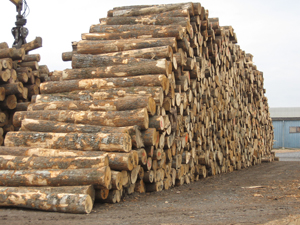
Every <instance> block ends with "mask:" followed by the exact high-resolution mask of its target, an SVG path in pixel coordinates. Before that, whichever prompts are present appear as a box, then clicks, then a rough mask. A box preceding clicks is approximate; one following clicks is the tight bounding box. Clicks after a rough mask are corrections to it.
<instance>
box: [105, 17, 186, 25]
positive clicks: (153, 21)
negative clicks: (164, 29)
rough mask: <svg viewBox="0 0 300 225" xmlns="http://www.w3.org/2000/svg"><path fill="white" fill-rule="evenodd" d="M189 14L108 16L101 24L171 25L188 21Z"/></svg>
mask: <svg viewBox="0 0 300 225" xmlns="http://www.w3.org/2000/svg"><path fill="white" fill-rule="evenodd" d="M188 21H189V18H188V15H186V16H185V17H170V16H168V17H167V16H161V15H160V14H158V15H148V16H136V17H107V18H101V19H100V24H101V25H127V24H128V25H129V24H130V25H132V24H143V25H170V24H177V23H182V22H188Z"/></svg>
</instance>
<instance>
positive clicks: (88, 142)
mask: <svg viewBox="0 0 300 225" xmlns="http://www.w3.org/2000/svg"><path fill="white" fill-rule="evenodd" d="M4 144H5V146H7V147H14V146H15V147H18V146H20V147H40V148H53V149H70V150H73V149H74V150H84V151H120V152H128V151H130V150H131V148H132V144H131V138H130V136H129V135H128V134H125V133H114V134H113V133H112V134H109V133H107V134H105V133H96V134H90V133H46V132H30V131H19V132H9V133H7V134H6V138H5V143H4Z"/></svg>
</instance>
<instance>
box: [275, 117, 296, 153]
mask: <svg viewBox="0 0 300 225" xmlns="http://www.w3.org/2000/svg"><path fill="white" fill-rule="evenodd" d="M273 126H274V145H273V148H283V147H284V148H300V133H290V127H300V121H289V120H287V121H273Z"/></svg>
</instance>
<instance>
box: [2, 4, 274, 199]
mask: <svg viewBox="0 0 300 225" xmlns="http://www.w3.org/2000/svg"><path fill="white" fill-rule="evenodd" d="M236 43H237V38H236V34H235V33H234V30H233V28H232V27H231V26H223V27H221V26H220V25H219V19H218V18H209V16H208V10H206V9H205V8H204V7H203V6H201V4H200V3H182V4H169V5H152V6H125V7H118V8H114V9H113V10H110V11H109V12H108V16H107V18H103V19H100V24H97V25H92V26H91V27H90V33H88V34H83V35H82V40H81V41H79V42H73V44H72V47H73V51H72V52H66V53H63V55H62V57H63V60H65V61H72V67H73V68H72V69H66V70H64V71H54V72H53V73H52V76H50V80H51V81H48V82H45V83H43V84H41V86H40V91H41V94H39V95H36V96H33V98H32V104H30V106H29V107H28V111H26V112H25V111H23V112H16V113H15V115H14V118H13V124H14V126H16V127H20V128H21V129H20V131H18V132H9V133H8V134H7V136H6V139H5V146H7V147H8V148H7V147H5V148H1V149H0V155H12V156H15V157H37V158H39V157H41V158H42V159H43V158H45V157H46V158H47V157H50V158H51V157H65V159H67V157H99V156H107V157H108V158H109V167H110V168H111V169H112V170H113V171H112V172H111V182H110V185H109V187H106V188H104V187H103V185H102V186H101V185H99V184H94V185H95V188H96V197H95V198H96V200H98V201H100V202H109V203H116V202H119V201H120V200H121V198H122V196H124V195H125V194H131V193H133V192H139V193H143V192H146V191H147V192H153V191H161V190H163V189H165V190H167V189H169V188H171V187H174V186H179V185H183V184H189V183H190V182H194V181H197V180H199V179H200V178H205V177H207V176H213V175H216V174H220V173H226V172H232V171H233V170H239V169H242V168H246V167H249V166H252V165H256V164H258V163H261V162H262V158H265V157H270V156H271V148H272V141H273V127H272V123H271V118H270V115H269V109H268V102H267V98H266V97H265V95H264V94H265V89H264V88H263V81H264V80H263V73H262V72H260V71H258V70H257V68H256V66H255V65H254V64H253V62H252V59H253V56H252V55H251V54H246V53H245V52H244V51H243V50H242V49H241V48H240V46H239V45H237V44H236ZM15 160H20V158H16V159H15ZM28 160H33V159H28ZM35 160H37V159H35ZM43 160H44V159H43ZM76 170H78V169H76ZM64 172H65V173H67V172H66V171H64ZM24 173H25V172H24ZM32 173H33V174H32V176H34V172H32ZM45 179H46V181H45V184H46V185H52V184H55V181H52V180H49V181H48V180H47V178H45ZM0 182H1V181H0ZM12 182H13V181H12ZM22 182H23V183H24V184H26V185H28V182H27V181H26V180H24V181H23V180H22ZM51 182H53V183H51ZM64 182H65V181H64ZM62 183H63V181H62ZM65 184H66V183H64V185H65ZM83 184H87V183H84V182H83ZM89 184H91V183H89ZM72 185H73V183H72ZM74 185H75V184H74ZM76 185H78V184H76Z"/></svg>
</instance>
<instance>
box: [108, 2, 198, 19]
mask: <svg viewBox="0 0 300 225" xmlns="http://www.w3.org/2000/svg"><path fill="white" fill-rule="evenodd" d="M178 9H181V10H184V9H186V10H188V11H189V13H190V14H191V15H194V6H193V3H180V4H168V5H154V6H150V7H143V8H130V9H124V10H113V11H112V16H113V17H118V16H120V17H128V16H142V15H153V14H158V13H164V12H169V11H173V10H178Z"/></svg>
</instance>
